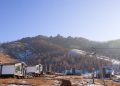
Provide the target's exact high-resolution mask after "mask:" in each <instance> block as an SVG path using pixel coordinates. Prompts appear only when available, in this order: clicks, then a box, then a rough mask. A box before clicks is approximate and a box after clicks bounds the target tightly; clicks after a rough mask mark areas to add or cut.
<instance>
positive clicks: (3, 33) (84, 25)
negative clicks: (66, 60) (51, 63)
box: [0, 0, 120, 42]
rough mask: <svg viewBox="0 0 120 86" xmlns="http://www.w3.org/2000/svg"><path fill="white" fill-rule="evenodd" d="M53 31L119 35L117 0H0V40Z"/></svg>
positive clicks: (101, 36) (92, 36)
mask: <svg viewBox="0 0 120 86" xmlns="http://www.w3.org/2000/svg"><path fill="white" fill-rule="evenodd" d="M57 34H61V35H63V36H65V37H67V36H73V37H84V38H88V39H90V40H95V41H107V40H113V39H120V0H0V42H7V41H14V40H17V39H21V38H23V37H32V36H37V35H46V36H50V35H52V36H55V35H57Z"/></svg>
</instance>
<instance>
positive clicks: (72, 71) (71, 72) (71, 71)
mask: <svg viewBox="0 0 120 86" xmlns="http://www.w3.org/2000/svg"><path fill="white" fill-rule="evenodd" d="M65 74H66V75H81V74H82V71H81V70H79V69H75V68H71V69H67V70H65Z"/></svg>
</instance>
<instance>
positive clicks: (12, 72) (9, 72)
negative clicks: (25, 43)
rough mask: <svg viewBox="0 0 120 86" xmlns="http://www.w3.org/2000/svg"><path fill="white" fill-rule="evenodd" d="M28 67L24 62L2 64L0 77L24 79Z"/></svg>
mask: <svg viewBox="0 0 120 86" xmlns="http://www.w3.org/2000/svg"><path fill="white" fill-rule="evenodd" d="M26 67H27V65H26V64H25V63H24V62H18V63H6V64H0V71H1V72H0V77H17V78H24V77H25V76H26Z"/></svg>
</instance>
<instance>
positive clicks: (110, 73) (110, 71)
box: [65, 66, 115, 78]
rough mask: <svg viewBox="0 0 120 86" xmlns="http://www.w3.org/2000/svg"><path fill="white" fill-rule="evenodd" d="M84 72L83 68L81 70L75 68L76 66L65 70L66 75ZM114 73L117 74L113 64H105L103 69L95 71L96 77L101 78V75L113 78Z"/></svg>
mask: <svg viewBox="0 0 120 86" xmlns="http://www.w3.org/2000/svg"><path fill="white" fill-rule="evenodd" d="M83 72H84V71H83V70H79V69H75V68H71V69H68V70H65V74H66V75H81V74H83ZM88 73H89V72H88ZM92 73H93V72H92ZM114 75H115V72H114V69H113V68H112V67H111V66H104V67H102V68H101V69H97V70H95V71H94V77H96V78H101V77H103V78H112V77H113V76H114Z"/></svg>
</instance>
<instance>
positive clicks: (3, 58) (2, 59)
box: [0, 53, 18, 64]
mask: <svg viewBox="0 0 120 86" xmlns="http://www.w3.org/2000/svg"><path fill="white" fill-rule="evenodd" d="M16 62H18V61H17V60H15V59H13V58H11V57H10V56H9V55H6V54H2V53H0V63H2V64H7V63H16Z"/></svg>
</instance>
